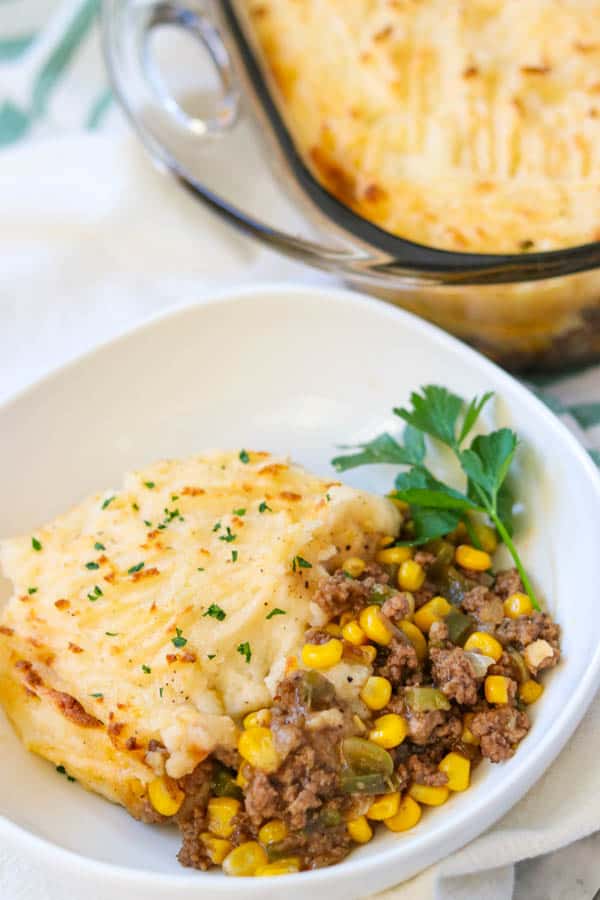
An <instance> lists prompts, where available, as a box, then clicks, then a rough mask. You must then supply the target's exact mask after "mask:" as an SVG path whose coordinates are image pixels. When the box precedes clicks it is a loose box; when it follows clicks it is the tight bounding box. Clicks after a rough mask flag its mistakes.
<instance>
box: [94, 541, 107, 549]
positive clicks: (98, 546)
mask: <svg viewBox="0 0 600 900" xmlns="http://www.w3.org/2000/svg"><path fill="white" fill-rule="evenodd" d="M94 550H106V547H105V546H104V544H101V543H100V541H96V543H95V544H94Z"/></svg>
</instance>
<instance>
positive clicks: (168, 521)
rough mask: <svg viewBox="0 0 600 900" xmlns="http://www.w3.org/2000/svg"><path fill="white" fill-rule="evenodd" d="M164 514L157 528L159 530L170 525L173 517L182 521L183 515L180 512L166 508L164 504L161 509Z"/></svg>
mask: <svg viewBox="0 0 600 900" xmlns="http://www.w3.org/2000/svg"><path fill="white" fill-rule="evenodd" d="M163 512H164V514H165V516H164V519H163V520H162V522H160V523H159V525H158V528H159V530H160V531H164V530H165V528H166V527H167V525H170V524H171V522H172V521H173V519H179V521H180V522H183V521H184V520H183V516H182V515H181V514H180V512H179V510H178V509H168V508H167V507H166V506H165V508H164V510H163Z"/></svg>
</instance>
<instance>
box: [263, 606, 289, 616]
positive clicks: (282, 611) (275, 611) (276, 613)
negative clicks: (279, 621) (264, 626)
mask: <svg viewBox="0 0 600 900" xmlns="http://www.w3.org/2000/svg"><path fill="white" fill-rule="evenodd" d="M286 615H287V611H286V610H285V609H279V607H278V606H276V607H275V609H272V610H271V612H270V613H269V614H268V615H267V616H265V619H273V618H274V617H275V616H286Z"/></svg>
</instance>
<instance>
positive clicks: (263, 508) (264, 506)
mask: <svg viewBox="0 0 600 900" xmlns="http://www.w3.org/2000/svg"><path fill="white" fill-rule="evenodd" d="M267 510H269V512H273V510H272V509H271V507H270V506H267V501H266V500H263V501H262V502H261V503H259V504H258V511H259V513H264V512H266V511H267Z"/></svg>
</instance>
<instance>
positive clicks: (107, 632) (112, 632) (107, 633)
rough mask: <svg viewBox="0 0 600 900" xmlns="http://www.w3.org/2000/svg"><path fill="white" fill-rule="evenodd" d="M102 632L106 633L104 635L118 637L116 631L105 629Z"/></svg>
mask: <svg viewBox="0 0 600 900" xmlns="http://www.w3.org/2000/svg"><path fill="white" fill-rule="evenodd" d="M104 634H105V635H106V637H118V636H119V632H118V631H105V632H104Z"/></svg>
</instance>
